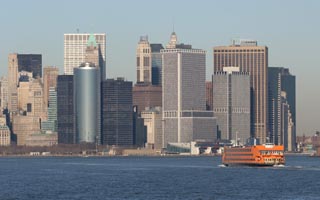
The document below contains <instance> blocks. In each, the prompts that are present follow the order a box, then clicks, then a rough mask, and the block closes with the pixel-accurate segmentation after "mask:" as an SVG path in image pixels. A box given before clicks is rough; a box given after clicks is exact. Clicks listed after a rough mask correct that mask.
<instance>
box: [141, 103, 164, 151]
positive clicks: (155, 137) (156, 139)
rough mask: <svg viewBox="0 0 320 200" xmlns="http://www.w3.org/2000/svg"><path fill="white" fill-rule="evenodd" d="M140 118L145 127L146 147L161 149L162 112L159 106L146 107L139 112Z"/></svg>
mask: <svg viewBox="0 0 320 200" xmlns="http://www.w3.org/2000/svg"><path fill="white" fill-rule="evenodd" d="M141 118H142V119H143V121H144V125H145V126H146V127H147V144H146V147H147V148H152V149H161V148H162V147H163V145H162V138H163V137H162V133H163V132H162V114H161V107H155V108H147V109H146V110H145V111H143V112H141Z"/></svg>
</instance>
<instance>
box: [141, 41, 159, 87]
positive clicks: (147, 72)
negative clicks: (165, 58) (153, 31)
mask: <svg viewBox="0 0 320 200" xmlns="http://www.w3.org/2000/svg"><path fill="white" fill-rule="evenodd" d="M161 49H163V46H162V44H150V43H149V41H148V36H141V37H140V41H139V43H138V46H137V52H136V56H137V83H144V84H152V85H160V86H161V74H162V55H161V53H160V50H161Z"/></svg>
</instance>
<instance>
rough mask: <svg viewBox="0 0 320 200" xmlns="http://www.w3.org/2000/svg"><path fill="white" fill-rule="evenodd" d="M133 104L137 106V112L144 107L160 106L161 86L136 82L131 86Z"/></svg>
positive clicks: (139, 112)
mask: <svg viewBox="0 0 320 200" xmlns="http://www.w3.org/2000/svg"><path fill="white" fill-rule="evenodd" d="M132 95H133V105H135V106H137V110H138V114H141V112H142V111H144V110H145V108H146V107H149V108H151V107H161V106H162V87H161V86H157V85H151V84H145V83H137V84H135V85H134V87H133V91H132Z"/></svg>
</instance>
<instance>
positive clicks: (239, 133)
mask: <svg viewBox="0 0 320 200" xmlns="http://www.w3.org/2000/svg"><path fill="white" fill-rule="evenodd" d="M212 79H213V80H212V82H213V84H212V85H213V87H212V89H213V92H212V94H213V112H214V116H215V117H217V125H218V135H219V138H220V139H223V140H233V141H234V142H237V143H238V142H240V143H241V144H243V145H244V144H246V141H247V139H249V138H250V136H251V135H250V75H249V73H248V72H240V68H239V67H224V68H223V71H222V72H215V73H214V74H213V77H212Z"/></svg>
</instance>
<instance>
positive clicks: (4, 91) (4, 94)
mask: <svg viewBox="0 0 320 200" xmlns="http://www.w3.org/2000/svg"><path fill="white" fill-rule="evenodd" d="M0 83H1V92H0V93H1V97H0V99H1V105H0V108H1V112H2V111H3V109H5V108H8V92H9V91H8V78H7V77H6V76H4V77H1V78H0Z"/></svg>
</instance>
